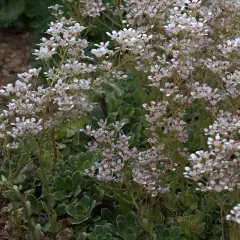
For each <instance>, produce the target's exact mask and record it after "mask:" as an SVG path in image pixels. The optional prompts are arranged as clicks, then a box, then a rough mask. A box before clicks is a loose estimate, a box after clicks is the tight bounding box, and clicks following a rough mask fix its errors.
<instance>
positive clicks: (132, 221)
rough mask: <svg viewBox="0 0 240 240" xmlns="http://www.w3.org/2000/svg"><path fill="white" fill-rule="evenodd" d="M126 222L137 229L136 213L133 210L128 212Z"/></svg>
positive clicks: (128, 225) (129, 226) (131, 227)
mask: <svg viewBox="0 0 240 240" xmlns="http://www.w3.org/2000/svg"><path fill="white" fill-rule="evenodd" d="M126 223H127V227H128V228H130V229H132V230H134V229H136V217H135V214H134V213H133V212H132V211H130V212H128V213H127V215H126Z"/></svg>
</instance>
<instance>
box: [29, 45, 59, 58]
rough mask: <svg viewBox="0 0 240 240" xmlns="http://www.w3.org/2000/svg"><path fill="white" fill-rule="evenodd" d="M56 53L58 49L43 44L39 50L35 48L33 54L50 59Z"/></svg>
mask: <svg viewBox="0 0 240 240" xmlns="http://www.w3.org/2000/svg"><path fill="white" fill-rule="evenodd" d="M54 54H56V49H55V48H52V49H49V48H48V47H43V46H41V47H40V49H39V50H37V49H35V50H34V53H33V55H35V56H37V58H36V59H37V60H38V59H45V60H47V59H49V58H51V57H52V56H53V55H54Z"/></svg>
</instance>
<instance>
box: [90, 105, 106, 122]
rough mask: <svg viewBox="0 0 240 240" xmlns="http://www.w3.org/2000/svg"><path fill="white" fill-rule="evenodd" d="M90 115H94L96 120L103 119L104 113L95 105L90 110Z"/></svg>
mask: <svg viewBox="0 0 240 240" xmlns="http://www.w3.org/2000/svg"><path fill="white" fill-rule="evenodd" d="M91 115H92V117H94V118H95V119H96V120H97V121H98V122H99V121H100V120H105V118H106V117H105V114H104V112H103V110H102V108H100V107H99V106H95V107H94V108H93V110H92V112H91Z"/></svg>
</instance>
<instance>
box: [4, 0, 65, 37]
mask: <svg viewBox="0 0 240 240" xmlns="http://www.w3.org/2000/svg"><path fill="white" fill-rule="evenodd" d="M57 3H61V1H60V0H42V1H34V0H0V26H3V27H8V26H17V27H18V26H19V27H22V26H28V27H32V28H34V29H36V30H37V31H39V32H42V31H44V30H45V29H46V27H47V24H48V23H49V22H50V21H51V19H52V16H51V11H50V10H49V9H48V7H49V6H52V5H54V4H57Z"/></svg>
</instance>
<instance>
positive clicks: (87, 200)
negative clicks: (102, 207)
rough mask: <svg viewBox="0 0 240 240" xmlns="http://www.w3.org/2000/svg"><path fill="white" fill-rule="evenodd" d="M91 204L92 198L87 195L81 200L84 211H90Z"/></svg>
mask: <svg viewBox="0 0 240 240" xmlns="http://www.w3.org/2000/svg"><path fill="white" fill-rule="evenodd" d="M90 202H91V200H90V198H89V197H88V196H87V195H84V196H83V197H82V199H81V203H82V205H83V207H84V209H88V208H89V206H90Z"/></svg>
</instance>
